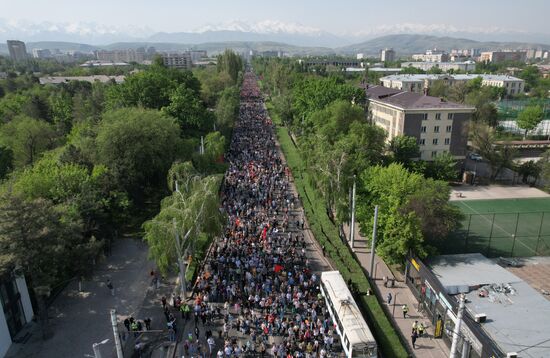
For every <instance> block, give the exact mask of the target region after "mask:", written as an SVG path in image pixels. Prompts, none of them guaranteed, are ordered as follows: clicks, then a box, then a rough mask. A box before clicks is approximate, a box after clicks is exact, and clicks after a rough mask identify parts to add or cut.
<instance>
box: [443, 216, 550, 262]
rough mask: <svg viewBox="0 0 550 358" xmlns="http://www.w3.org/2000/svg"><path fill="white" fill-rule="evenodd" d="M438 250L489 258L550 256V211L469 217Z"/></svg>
mask: <svg viewBox="0 0 550 358" xmlns="http://www.w3.org/2000/svg"><path fill="white" fill-rule="evenodd" d="M439 249H440V251H441V252H442V253H445V254H453V253H472V252H480V253H482V254H484V255H485V256H487V257H500V256H503V257H528V256H550V212H523V213H487V214H466V215H465V218H464V220H463V221H462V224H461V227H460V229H459V230H457V231H456V232H454V233H452V234H451V235H450V236H449V238H448V239H447V240H445V242H444V243H442V244H441V247H440V248H439Z"/></svg>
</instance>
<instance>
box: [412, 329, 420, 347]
mask: <svg viewBox="0 0 550 358" xmlns="http://www.w3.org/2000/svg"><path fill="white" fill-rule="evenodd" d="M417 338H418V333H416V330H413V332H412V334H411V342H412V346H413V349H416V339H417Z"/></svg>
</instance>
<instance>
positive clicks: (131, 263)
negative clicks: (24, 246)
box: [6, 239, 169, 358]
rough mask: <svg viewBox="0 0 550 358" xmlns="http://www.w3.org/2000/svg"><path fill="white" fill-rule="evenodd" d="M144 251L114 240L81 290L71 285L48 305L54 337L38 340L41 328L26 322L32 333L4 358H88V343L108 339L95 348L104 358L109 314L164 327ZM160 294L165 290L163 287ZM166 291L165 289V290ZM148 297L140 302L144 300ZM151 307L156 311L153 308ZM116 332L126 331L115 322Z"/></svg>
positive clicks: (108, 351) (137, 244)
mask: <svg viewBox="0 0 550 358" xmlns="http://www.w3.org/2000/svg"><path fill="white" fill-rule="evenodd" d="M147 254H148V247H147V245H146V244H145V243H144V242H143V241H142V240H140V239H119V240H117V241H115V243H114V247H113V250H112V255H111V256H109V257H107V259H106V260H105V261H103V262H101V263H100V264H99V265H98V266H97V268H96V269H95V270H94V273H93V277H92V279H90V280H88V281H85V282H84V283H83V290H82V292H79V291H78V284H77V282H74V281H73V282H71V283H70V284H69V285H68V286H67V287H66V288H65V289H64V290H63V292H61V294H60V295H59V296H58V297H57V298H56V299H55V301H54V303H53V304H52V305H51V306H50V307H49V317H50V319H49V326H50V330H51V332H52V333H53V337H51V338H50V339H48V340H45V341H44V340H42V338H41V337H42V335H41V330H40V326H39V325H38V324H36V323H31V324H30V325H29V326H28V327H26V328H25V329H27V330H28V332H29V333H30V334H31V336H30V339H29V340H28V341H27V342H26V343H24V344H17V343H14V344H12V346H11V347H10V350H9V351H8V354H7V356H6V357H8V358H15V357H17V358H20V357H44V358H50V357H52V358H54V357H56V358H57V357H84V356H85V355H92V344H93V343H96V342H101V341H103V340H104V339H109V342H107V343H106V344H104V345H101V346H100V350H101V352H102V353H103V356H104V357H111V356H112V352H114V339H113V330H112V327H111V320H110V313H109V310H110V309H112V308H114V309H116V311H117V315H118V319H119V322H120V321H121V320H124V318H125V316H126V315H133V316H134V317H135V318H137V319H140V320H142V319H143V318H145V317H144V316H143V315H147V316H151V318H152V328H153V329H161V328H165V319H164V315H163V314H162V309H159V308H156V307H159V306H160V301H158V302H157V295H158V294H160V292H155V293H152V292H150V291H149V290H150V283H151V278H150V275H149V272H150V270H151V269H152V268H154V267H155V265H154V263H153V262H151V261H150V260H148V258H147ZM107 278H110V279H111V280H112V282H113V285H114V287H115V292H116V293H115V296H111V294H110V292H109V290H108V288H107V287H106V284H105V282H106V280H107ZM162 286H164V287H161V289H160V291H162V292H163V293H164V292H165V291H166V290H167V289H168V288H169V287H168V285H162ZM166 292H167V291H166ZM146 297H147V298H148V299H145V298H146ZM155 304H156V307H155ZM119 330H120V333H121V334H123V333H124V331H125V328H124V325H123V324H122V323H120V324H119Z"/></svg>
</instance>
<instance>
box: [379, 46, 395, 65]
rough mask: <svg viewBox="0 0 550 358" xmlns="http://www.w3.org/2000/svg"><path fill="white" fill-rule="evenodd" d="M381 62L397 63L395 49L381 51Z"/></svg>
mask: <svg viewBox="0 0 550 358" xmlns="http://www.w3.org/2000/svg"><path fill="white" fill-rule="evenodd" d="M380 61H382V62H393V61H395V51H394V50H393V48H386V49H383V50H382V51H380Z"/></svg>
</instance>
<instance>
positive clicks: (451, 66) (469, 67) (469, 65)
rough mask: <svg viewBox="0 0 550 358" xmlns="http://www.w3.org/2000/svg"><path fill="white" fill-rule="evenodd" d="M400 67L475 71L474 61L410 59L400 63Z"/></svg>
mask: <svg viewBox="0 0 550 358" xmlns="http://www.w3.org/2000/svg"><path fill="white" fill-rule="evenodd" d="M401 67H402V68H407V67H413V68H418V69H419V70H423V71H429V70H431V69H432V68H434V67H435V68H439V69H440V70H441V71H443V72H449V71H450V70H454V71H464V72H469V71H475V70H476V63H475V62H474V61H463V62H428V61H410V62H403V63H401Z"/></svg>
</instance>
